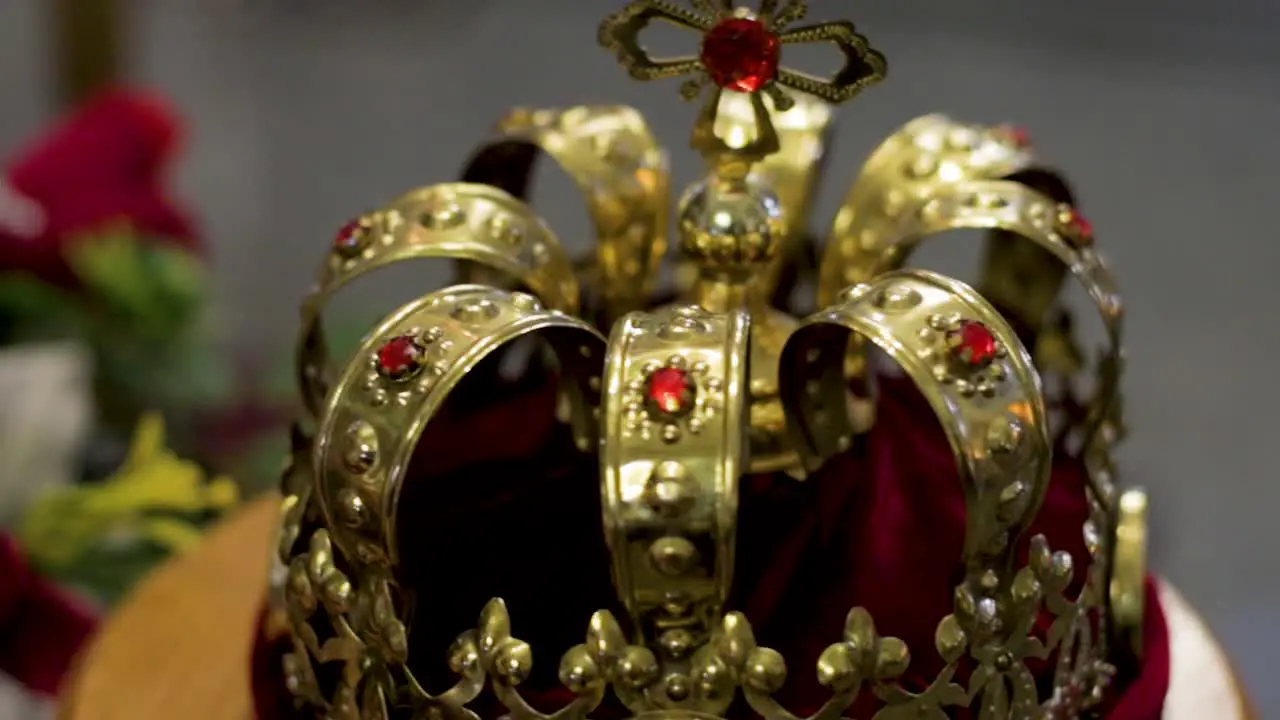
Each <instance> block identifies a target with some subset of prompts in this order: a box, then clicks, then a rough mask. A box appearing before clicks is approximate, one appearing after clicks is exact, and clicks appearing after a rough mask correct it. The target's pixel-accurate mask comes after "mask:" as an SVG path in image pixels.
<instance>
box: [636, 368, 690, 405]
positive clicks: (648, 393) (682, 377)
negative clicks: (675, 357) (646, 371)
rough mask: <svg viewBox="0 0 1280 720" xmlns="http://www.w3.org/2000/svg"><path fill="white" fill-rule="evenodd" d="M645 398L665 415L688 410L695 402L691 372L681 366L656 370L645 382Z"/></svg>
mask: <svg viewBox="0 0 1280 720" xmlns="http://www.w3.org/2000/svg"><path fill="white" fill-rule="evenodd" d="M645 400H646V401H647V403H648V405H649V407H651V408H652V409H654V410H657V411H658V412H660V413H663V414H664V415H680V414H682V413H685V412H688V411H689V409H690V408H691V406H692V402H693V381H692V380H691V379H690V378H689V373H687V372H685V371H684V370H680V369H679V368H661V369H659V370H655V371H654V372H653V374H652V375H650V376H649V379H648V381H647V382H646V383H645Z"/></svg>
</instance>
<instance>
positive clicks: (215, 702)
mask: <svg viewBox="0 0 1280 720" xmlns="http://www.w3.org/2000/svg"><path fill="white" fill-rule="evenodd" d="M279 507H280V499H279V498H278V497H277V496H275V495H274V494H273V495H271V496H269V497H266V498H262V499H260V500H257V501H255V502H253V503H252V504H250V505H246V506H245V507H244V508H243V509H241V510H240V511H239V512H238V513H236V514H235V515H233V516H231V517H230V518H228V519H227V520H226V521H224V522H223V523H222V524H221V525H219V526H218V527H216V528H214V529H213V530H212V531H211V532H210V533H209V535H208V537H207V538H206V539H205V541H204V542H203V543H202V544H201V545H200V546H199V547H197V548H196V549H194V550H192V551H191V552H189V553H187V554H186V555H183V556H182V557H179V558H176V559H174V560H173V561H171V562H169V563H168V564H167V565H164V566H162V567H161V568H159V569H158V570H157V571H156V572H155V573H154V574H152V575H151V576H150V577H149V578H148V579H147V580H146V581H144V582H143V583H142V584H141V585H140V586H139V587H138V589H137V591H136V592H135V593H134V594H133V596H132V597H131V598H130V599H129V600H128V601H127V602H126V603H125V604H124V605H123V606H121V608H120V609H119V610H118V611H117V612H116V614H115V615H113V616H112V617H111V618H110V619H109V620H108V621H107V622H106V624H105V625H104V627H103V629H102V631H101V632H100V633H99V635H98V637H97V638H96V639H95V640H94V641H93V642H92V643H91V644H90V646H89V648H88V649H87V650H86V651H85V654H84V656H83V657H82V658H81V660H80V663H79V666H78V669H77V671H76V673H75V675H74V677H73V678H72V680H71V683H70V686H69V688H68V690H67V693H66V695H65V697H64V700H63V705H62V711H61V713H60V717H61V718H62V719H63V720H138V719H139V718H166V719H167V718H174V719H177V718H181V719H182V720H204V719H206V718H207V719H208V720H248V719H250V718H253V716H254V713H253V699H252V693H251V688H250V684H249V659H250V653H251V651H252V647H253V640H254V636H255V633H256V630H257V624H258V618H259V613H260V611H261V609H262V602H263V600H264V597H265V593H266V588H267V573H268V571H269V569H270V564H269V560H270V551H271V544H272V542H273V539H274V537H275V532H276V524H277V521H278V518H279Z"/></svg>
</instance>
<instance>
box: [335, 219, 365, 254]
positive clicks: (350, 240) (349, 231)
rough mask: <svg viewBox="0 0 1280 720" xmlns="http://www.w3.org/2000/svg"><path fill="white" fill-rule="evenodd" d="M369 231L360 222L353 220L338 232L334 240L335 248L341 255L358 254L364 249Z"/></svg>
mask: <svg viewBox="0 0 1280 720" xmlns="http://www.w3.org/2000/svg"><path fill="white" fill-rule="evenodd" d="M366 232H367V229H366V228H365V226H364V223H362V222H361V221H359V220H351V221H349V222H347V224H345V225H343V226H342V228H341V229H339V230H338V234H337V235H336V236H334V238H333V247H334V249H335V250H337V251H338V252H340V253H343V254H351V253H357V252H359V251H360V250H361V249H363V248H364V243H365V233H366Z"/></svg>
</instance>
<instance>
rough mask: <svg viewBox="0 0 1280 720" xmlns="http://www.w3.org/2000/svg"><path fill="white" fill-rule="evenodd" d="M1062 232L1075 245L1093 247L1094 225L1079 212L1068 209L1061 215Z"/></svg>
mask: <svg viewBox="0 0 1280 720" xmlns="http://www.w3.org/2000/svg"><path fill="white" fill-rule="evenodd" d="M1058 220H1059V223H1060V225H1061V230H1060V232H1061V233H1062V234H1063V235H1066V236H1067V239H1068V240H1070V241H1071V242H1072V244H1074V245H1081V246H1083V245H1091V244H1092V243H1093V223H1091V222H1089V221H1088V220H1087V219H1085V216H1084V215H1081V214H1080V212H1079V211H1078V210H1075V209H1073V208H1068V209H1066V210H1063V211H1062V212H1061V213H1060V215H1059V218H1058Z"/></svg>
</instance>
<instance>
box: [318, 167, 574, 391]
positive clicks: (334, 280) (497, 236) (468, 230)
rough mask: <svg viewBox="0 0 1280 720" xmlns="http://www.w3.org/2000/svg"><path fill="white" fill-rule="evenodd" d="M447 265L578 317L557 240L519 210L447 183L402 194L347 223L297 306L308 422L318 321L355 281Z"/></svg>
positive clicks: (491, 195) (480, 189)
mask: <svg viewBox="0 0 1280 720" xmlns="http://www.w3.org/2000/svg"><path fill="white" fill-rule="evenodd" d="M423 258H451V259H458V260H466V261H470V262H474V263H478V264H480V265H482V266H485V267H488V268H491V269H493V270H495V271H497V272H499V273H501V274H502V275H504V276H506V277H508V278H510V279H511V281H512V282H513V283H515V284H517V285H519V286H521V287H522V288H524V289H528V290H529V291H530V292H533V293H534V294H535V295H537V296H538V298H539V299H540V300H541V301H542V302H543V303H545V304H546V305H547V306H549V307H551V308H553V309H555V310H560V311H562V312H566V313H575V312H577V310H578V302H579V298H578V292H579V291H578V282H577V279H576V278H575V277H574V273H573V265H572V262H571V260H570V259H569V256H568V255H567V254H566V252H565V250H564V248H563V246H562V245H561V244H560V240H559V238H557V237H556V235H555V233H553V232H552V231H551V228H549V227H548V226H547V225H546V223H544V222H543V221H542V219H541V218H539V217H538V216H537V215H536V214H534V213H533V212H532V211H531V210H530V209H529V208H528V207H527V206H526V205H525V204H524V203H522V202H520V201H519V200H517V199H516V198H514V197H512V196H511V195H509V194H508V193H506V192H504V191H502V190H500V189H498V188H495V187H490V186H487V185H477V184H470V183H446V184H440V185H431V186H428V187H424V188H420V189H418V190H414V191H412V192H409V193H406V194H405V195H402V196H401V197H400V198H398V199H396V200H394V201H393V202H391V203H390V204H389V205H387V206H386V207H384V208H383V209H381V210H376V211H374V212H371V213H367V214H365V215H363V216H361V217H360V218H358V219H357V220H355V221H353V223H351V224H349V225H348V227H347V228H346V229H344V231H343V233H342V234H341V235H340V236H339V239H338V242H337V243H336V244H335V245H334V247H333V249H332V250H331V251H330V253H329V256H328V258H326V260H325V263H324V266H323V267H322V268H321V271H320V275H319V278H318V280H317V282H316V285H315V287H314V289H313V290H312V291H311V293H310V294H309V295H308V296H307V298H306V300H305V301H304V302H303V305H302V329H301V332H300V334H299V336H298V345H297V350H296V353H295V365H296V375H297V381H298V386H299V391H300V394H301V396H302V401H303V404H304V406H305V407H306V409H307V410H308V412H310V413H311V415H312V416H317V415H318V414H319V412H320V405H321V403H322V402H323V400H324V396H325V393H326V392H327V390H328V388H327V384H328V380H327V378H326V377H325V374H326V373H327V371H328V347H327V344H326V342H325V339H324V327H323V316H322V313H323V311H324V308H325V306H326V305H327V304H328V303H329V300H330V299H331V298H332V297H333V296H334V295H335V294H336V293H337V292H338V291H340V290H341V289H342V288H344V287H346V286H347V285H348V284H350V283H351V282H352V281H354V280H355V279H356V278H359V277H361V276H364V275H366V274H368V273H371V272H373V271H375V270H378V269H380V268H383V267H386V266H388V265H392V264H395V263H398V262H402V261H405V260H412V259H423Z"/></svg>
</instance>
